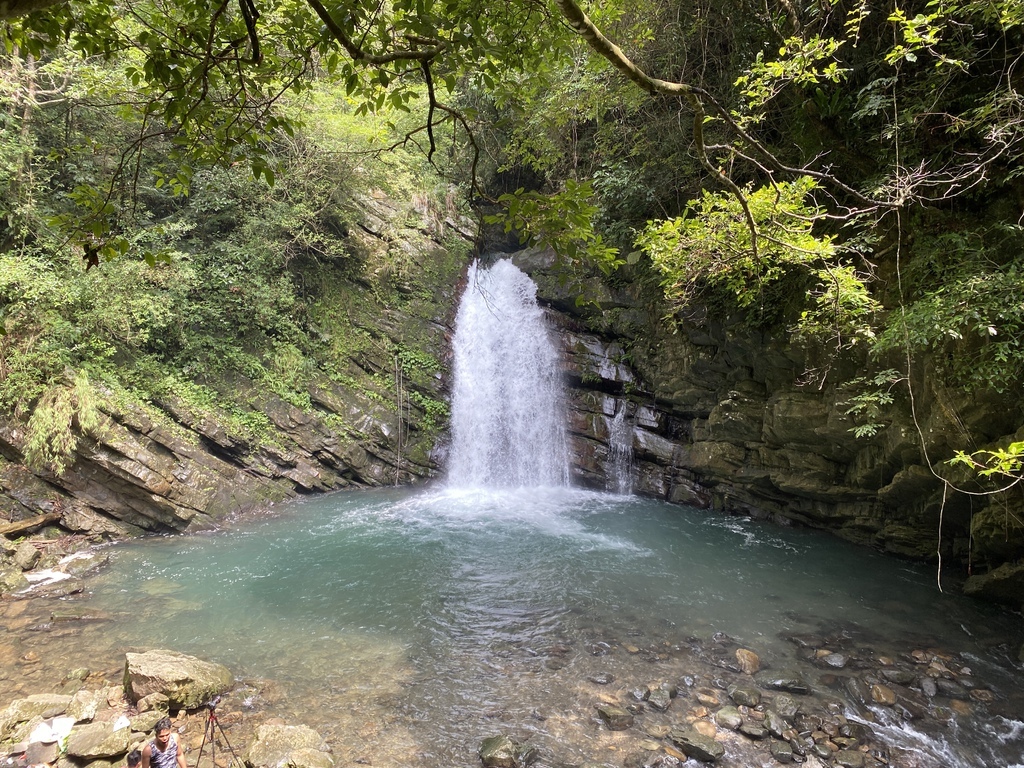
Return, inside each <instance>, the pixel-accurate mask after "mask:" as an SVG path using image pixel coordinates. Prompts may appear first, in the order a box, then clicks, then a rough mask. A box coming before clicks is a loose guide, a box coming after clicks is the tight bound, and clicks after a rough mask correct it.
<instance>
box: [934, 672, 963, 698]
mask: <svg viewBox="0 0 1024 768" xmlns="http://www.w3.org/2000/svg"><path fill="white" fill-rule="evenodd" d="M935 685H936V686H937V687H938V689H939V693H941V694H942V695H943V696H949V697H950V698H951V699H966V698H967V695H968V694H967V689H966V688H964V687H963V686H962V685H960V683H958V682H956V681H955V680H947V679H946V678H944V677H940V678H938V679H937V680H936V681H935Z"/></svg>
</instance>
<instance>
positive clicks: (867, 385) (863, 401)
mask: <svg viewBox="0 0 1024 768" xmlns="http://www.w3.org/2000/svg"><path fill="white" fill-rule="evenodd" d="M901 381H905V378H904V377H903V376H902V375H901V374H900V372H899V371H897V370H894V369H888V370H885V371H879V372H878V373H876V374H875V375H874V376H858V377H857V378H855V379H850V380H849V381H847V382H845V383H844V384H843V389H844V390H845V391H846V392H848V393H851V394H850V397H849V399H848V400H847V401H846V403H845V406H846V410H845V411H844V413H845V414H846V415H847V416H856V417H857V418H858V420H859V421H860V423H859V424H857V425H856V426H853V427H851V428H850V431H851V432H853V434H854V435H855V436H856V437H872V436H873V435H875V434H876V433H877V432H878V431H879V430H880V429H882V428H883V427H885V426H886V424H885V421H884V419H885V417H886V412H887V411H888V410H889V407H890V406H891V405H892V404H893V403H894V402H895V399H896V398H895V395H894V394H893V390H894V389H895V387H896V385H897V384H898V383H900V382H901Z"/></svg>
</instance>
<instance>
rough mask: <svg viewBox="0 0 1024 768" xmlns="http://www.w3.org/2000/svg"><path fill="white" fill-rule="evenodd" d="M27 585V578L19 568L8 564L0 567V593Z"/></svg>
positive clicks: (6, 592)
mask: <svg viewBox="0 0 1024 768" xmlns="http://www.w3.org/2000/svg"><path fill="white" fill-rule="evenodd" d="M27 586H28V579H26V578H25V574H24V573H23V572H22V570H21V568H19V567H18V566H16V565H13V564H8V565H4V566H2V567H0V595H6V594H8V593H10V592H17V591H18V590H19V589H24V588H25V587H27Z"/></svg>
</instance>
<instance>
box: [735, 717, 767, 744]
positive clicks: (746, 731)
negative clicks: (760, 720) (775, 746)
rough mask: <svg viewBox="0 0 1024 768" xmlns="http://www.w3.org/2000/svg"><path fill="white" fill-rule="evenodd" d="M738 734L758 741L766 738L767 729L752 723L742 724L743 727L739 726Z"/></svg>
mask: <svg viewBox="0 0 1024 768" xmlns="http://www.w3.org/2000/svg"><path fill="white" fill-rule="evenodd" d="M740 733H742V734H743V735H744V736H749V737H750V738H752V739H757V740H758V741H760V740H761V739H766V738H768V729H767V728H765V727H764V726H763V725H758V724H757V723H753V722H746V723H743V725H741V726H740Z"/></svg>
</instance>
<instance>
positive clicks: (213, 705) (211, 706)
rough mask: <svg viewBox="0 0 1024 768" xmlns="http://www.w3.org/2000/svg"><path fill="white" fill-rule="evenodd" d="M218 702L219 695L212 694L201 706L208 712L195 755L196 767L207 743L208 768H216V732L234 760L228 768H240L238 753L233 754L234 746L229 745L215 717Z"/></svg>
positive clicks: (198, 765)
mask: <svg viewBox="0 0 1024 768" xmlns="http://www.w3.org/2000/svg"><path fill="white" fill-rule="evenodd" d="M218 704H220V696H219V695H218V696H214V697H213V698H212V699H210V700H209V701H208V702H206V703H205V704H203V708H204V709H206V710H207V711H208V712H209V714H208V715H207V716H206V728H205V729H203V743H202V744H200V745H199V754H198V755H196V768H200V761H201V760H202V759H203V751H204V750H205V749H206V748H207V745H209V748H210V768H216V766H217V741H218V734H219V738H220V739H221V740H223V742H224V745H225V746H226V747H227V748H228V752H229V753H230V755H231V757H232V758H234V761H233V762H232V763H231V764H230V766H229V768H241V765H242V763H241V761H240V760H239V759H238V755H237V754H235V750H234V747H232V746H231V742H230V741H228V735H227V734H226V733H225V732H224V726H222V725H221V724H220V720H218V719H217V705H218Z"/></svg>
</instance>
